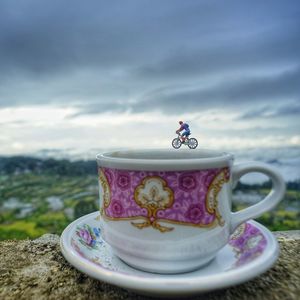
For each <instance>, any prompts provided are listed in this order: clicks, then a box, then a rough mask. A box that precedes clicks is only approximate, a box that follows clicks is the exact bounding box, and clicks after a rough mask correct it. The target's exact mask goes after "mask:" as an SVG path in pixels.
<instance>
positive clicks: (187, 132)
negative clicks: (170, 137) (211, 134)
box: [176, 121, 191, 143]
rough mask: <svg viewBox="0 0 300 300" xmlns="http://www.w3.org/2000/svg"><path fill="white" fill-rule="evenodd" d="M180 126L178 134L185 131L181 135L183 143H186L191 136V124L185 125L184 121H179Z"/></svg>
mask: <svg viewBox="0 0 300 300" xmlns="http://www.w3.org/2000/svg"><path fill="white" fill-rule="evenodd" d="M179 124H180V128H179V129H178V130H176V133H177V134H178V133H179V132H181V131H183V130H184V132H183V133H182V134H181V136H182V142H183V143H184V142H185V139H186V138H187V137H188V136H189V135H190V134H191V131H190V126H189V124H187V123H183V122H182V121H179Z"/></svg>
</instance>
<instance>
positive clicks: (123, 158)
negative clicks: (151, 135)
mask: <svg viewBox="0 0 300 300" xmlns="http://www.w3.org/2000/svg"><path fill="white" fill-rule="evenodd" d="M159 155H161V156H162V157H161V158H158V157H157V156H159ZM168 155H170V156H172V158H168ZM134 156H136V157H134ZM143 156H144V157H143ZM151 156H152V158H150V157H151ZM137 157H138V158H137ZM96 160H97V164H98V166H99V167H107V168H112V169H121V170H141V171H142V170H143V171H175V170H199V169H211V168H220V167H228V166H231V165H232V163H233V160H234V156H233V154H231V153H227V152H222V151H218V150H215V149H206V148H202V149H193V150H190V149H189V150H186V149H185V150H173V149H128V150H115V151H110V152H104V153H99V154H97V155H96Z"/></svg>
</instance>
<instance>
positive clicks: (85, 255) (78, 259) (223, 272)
mask: <svg viewBox="0 0 300 300" xmlns="http://www.w3.org/2000/svg"><path fill="white" fill-rule="evenodd" d="M98 218H99V212H94V213H91V214H88V215H86V216H83V217H81V218H79V219H77V220H75V221H74V222H73V223H71V224H70V225H69V226H68V227H67V228H66V229H65V230H64V232H63V233H62V235H61V239H60V245H61V250H62V253H63V255H64V257H65V258H66V259H67V260H68V261H69V263H70V264H72V265H73V266H74V267H75V268H77V269H78V270H80V271H81V272H83V273H86V274H87V275H89V276H91V277H93V278H95V279H98V280H101V281H104V282H107V283H110V284H113V285H117V286H119V287H122V288H125V289H128V290H132V291H135V292H136V293H139V294H145V295H152V296H160V297H163V296H166V297H170V296H173V297H181V296H188V295H193V294H199V293H202V292H207V291H211V290H215V289H220V288H225V287H228V286H233V285H236V284H240V283H242V282H245V281H248V280H250V279H252V278H254V277H256V276H258V275H259V274H261V273H263V272H265V271H266V270H267V269H269V268H270V267H271V266H272V265H273V264H274V262H275V261H276V259H277V257H278V253H279V250H278V244H277V241H276V239H275V237H274V236H273V235H272V233H271V232H270V231H269V230H268V229H266V228H265V227H264V226H262V225H261V224H259V223H257V222H255V221H252V220H251V221H248V222H246V223H244V224H242V225H240V226H239V227H238V228H237V229H236V230H235V232H234V233H233V234H232V235H231V238H230V240H229V242H228V243H227V245H226V246H224V247H223V248H222V249H221V250H220V251H219V252H218V254H217V256H216V258H215V259H214V260H213V261H212V262H211V263H210V264H208V265H206V266H205V267H202V268H201V269H199V270H196V271H193V272H190V273H182V274H172V275H161V274H154V273H148V272H144V271H140V270H137V269H134V268H132V267H130V266H128V265H127V264H126V263H124V262H123V261H121V260H120V259H119V258H118V257H116V256H115V255H114V254H113V253H112V249H111V247H110V246H109V245H108V244H107V243H106V242H104V241H103V240H102V238H101V231H100V228H99V221H98Z"/></svg>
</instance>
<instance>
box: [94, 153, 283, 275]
mask: <svg viewBox="0 0 300 300" xmlns="http://www.w3.org/2000/svg"><path fill="white" fill-rule="evenodd" d="M97 163H98V170H99V186H100V228H101V230H102V234H103V238H104V240H105V241H106V242H107V243H108V244H109V245H110V246H111V248H112V250H113V252H114V253H115V254H116V255H117V256H118V257H119V258H120V259H122V260H123V261H124V262H126V263H127V264H129V265H131V266H133V267H135V268H137V269H141V270H144V271H148V272H154V273H169V274H171V273H181V272H188V271H192V270H194V269H197V268H200V267H201V266H203V265H205V264H207V263H208V262H210V261H211V260H212V259H213V258H214V257H215V256H216V254H217V252H218V251H219V250H220V249H221V248H222V247H224V246H225V245H226V243H227V242H228V240H229V237H230V234H232V233H233V231H234V230H235V229H236V228H237V226H239V225H240V224H241V223H243V222H245V221H246V220H249V219H251V218H255V217H258V216H260V215H261V214H263V213H264V212H266V211H269V210H271V209H272V208H274V207H275V206H276V204H277V203H278V202H279V201H280V200H281V199H282V198H283V195H284V192H285V183H284V180H283V178H282V176H281V175H280V174H279V173H278V172H277V171H276V170H275V169H273V167H271V166H269V165H266V164H263V163H258V162H249V163H242V164H235V165H233V155H231V154H228V153H223V152H218V151H215V150H207V149H202V150H193V151H191V150H183V151H178V150H177V151H176V150H167V149H166V150H163V149H161V150H159V149H157V150H127V151H115V152H109V153H103V154H98V155H97ZM249 172H260V173H263V174H265V175H267V176H268V177H269V178H270V179H271V181H272V183H273V187H272V191H271V192H270V193H269V194H268V195H267V196H266V197H265V198H264V199H263V200H262V201H261V202H259V203H257V204H255V205H252V206H250V207H248V208H246V209H243V210H241V211H238V212H232V211H231V201H232V189H233V187H234V186H235V185H236V183H237V181H238V180H239V178H240V177H241V176H242V175H244V174H246V173H249Z"/></svg>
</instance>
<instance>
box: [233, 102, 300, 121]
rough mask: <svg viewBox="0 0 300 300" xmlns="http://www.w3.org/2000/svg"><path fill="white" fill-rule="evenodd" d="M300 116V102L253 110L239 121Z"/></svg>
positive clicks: (243, 115)
mask: <svg viewBox="0 0 300 300" xmlns="http://www.w3.org/2000/svg"><path fill="white" fill-rule="evenodd" d="M298 115H300V100H299V99H298V100H297V102H292V103H288V104H286V105H281V106H279V107H274V106H271V105H269V106H264V107H261V108H258V109H253V110H250V111H247V112H246V113H244V114H242V115H241V116H240V117H239V118H238V119H239V120H250V119H257V118H274V117H291V116H298Z"/></svg>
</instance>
